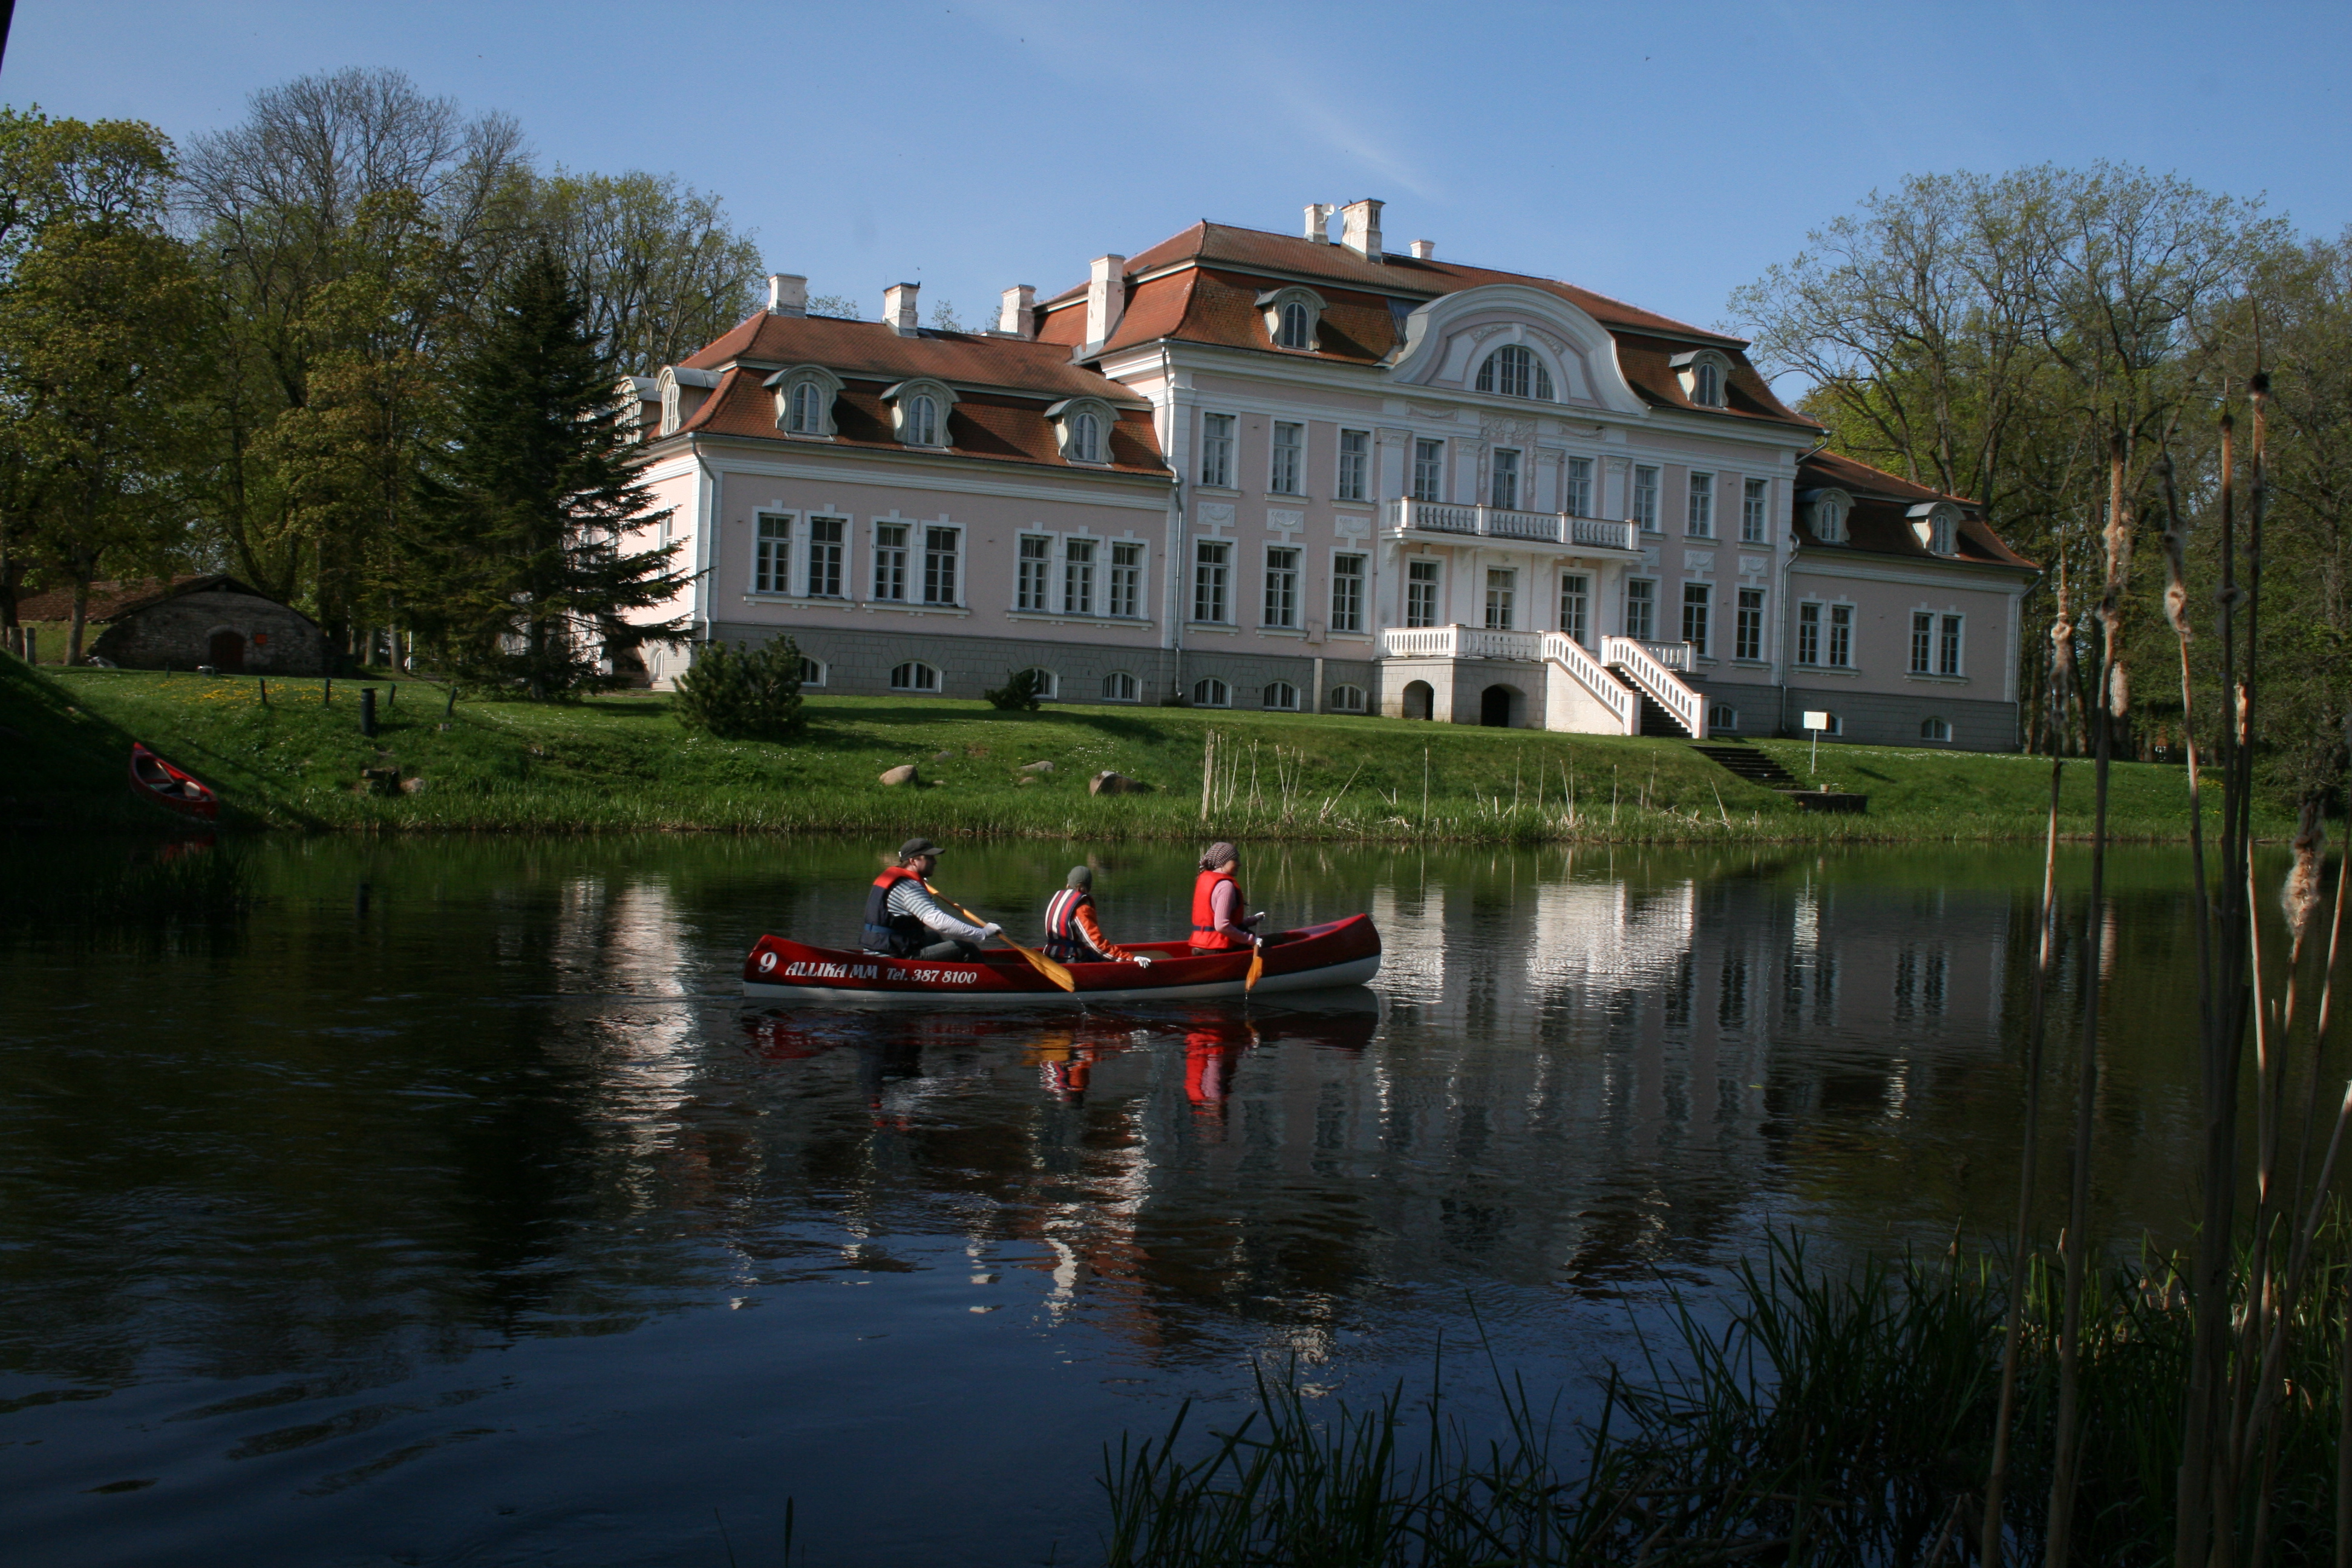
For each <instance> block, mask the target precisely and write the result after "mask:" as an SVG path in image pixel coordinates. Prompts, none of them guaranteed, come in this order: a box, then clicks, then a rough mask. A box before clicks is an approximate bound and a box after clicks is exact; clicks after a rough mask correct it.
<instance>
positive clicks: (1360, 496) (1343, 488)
mask: <svg viewBox="0 0 2352 1568" xmlns="http://www.w3.org/2000/svg"><path fill="white" fill-rule="evenodd" d="M1371 474H1372V433H1371V432H1370V430H1342V431H1340V432H1339V472H1338V473H1337V475H1335V476H1334V478H1335V479H1336V482H1337V487H1338V488H1337V489H1334V490H1333V491H1332V492H1331V495H1332V499H1333V500H1370V499H1371V493H1372V486H1371Z"/></svg>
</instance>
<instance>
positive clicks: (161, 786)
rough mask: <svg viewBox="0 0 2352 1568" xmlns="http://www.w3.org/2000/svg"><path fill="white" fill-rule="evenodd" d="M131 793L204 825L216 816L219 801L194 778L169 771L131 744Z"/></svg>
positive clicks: (168, 766) (158, 759)
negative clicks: (198, 817) (199, 821)
mask: <svg viewBox="0 0 2352 1568" xmlns="http://www.w3.org/2000/svg"><path fill="white" fill-rule="evenodd" d="M131 793H132V794H134V795H139V796H141V797H142V799H146V800H152V801H153V802H154V803H155V804H156V805H160V806H163V807H164V808H166V809H167V810H171V811H176V812H181V813H183V814H184V815H186V816H201V817H203V818H205V820H206V821H211V820H212V819H213V818H215V817H217V816H220V800H219V798H218V797H217V796H215V795H214V794H213V792H212V791H211V790H210V789H209V788H207V787H206V786H205V784H202V783H200V782H198V780H197V779H196V777H195V775H194V774H193V773H184V772H182V771H181V770H180V769H178V768H175V767H173V765H172V764H171V763H167V762H165V761H164V760H163V758H161V757H159V756H157V755H156V754H155V753H154V752H151V751H149V750H148V749H147V748H146V747H145V746H143V745H142V744H140V743H139V742H136V741H133V742H131Z"/></svg>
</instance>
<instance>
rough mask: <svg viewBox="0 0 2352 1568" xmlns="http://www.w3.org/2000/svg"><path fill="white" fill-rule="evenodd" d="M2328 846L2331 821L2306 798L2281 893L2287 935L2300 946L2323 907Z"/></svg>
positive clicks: (2280, 902) (2317, 804)
mask: <svg viewBox="0 0 2352 1568" xmlns="http://www.w3.org/2000/svg"><path fill="white" fill-rule="evenodd" d="M2326 848H2327V825H2326V822H2325V821H2323V820H2322V819H2321V817H2320V815H2319V803H2318V802H2317V801H2305V802H2304V803H2303V819H2302V821H2301V823H2300V824H2299V825H2298V826H2296V828H2295V833H2294V866H2293V867H2292V868H2290V869H2289V870H2288V871H2287V874H2286V886H2285V888H2284V889H2283V890H2282V891H2281V892H2280V895H2279V907H2280V908H2281V909H2282V910H2284V911H2285V912H2286V929H2287V936H2288V938H2289V939H2290V940H2291V941H2292V942H2294V944H2295V945H2296V946H2297V947H2301V946H2302V945H2303V933H2304V932H2305V931H2308V930H2309V929H2310V928H2311V917H2312V915H2313V913H2314V912H2315V910H2318V908H2319V862H2320V858H2321V856H2322V854H2323V853H2324V852H2325V851H2326Z"/></svg>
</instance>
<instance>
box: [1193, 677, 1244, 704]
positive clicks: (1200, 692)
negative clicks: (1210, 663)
mask: <svg viewBox="0 0 2352 1568" xmlns="http://www.w3.org/2000/svg"><path fill="white" fill-rule="evenodd" d="M1233 705H1234V688H1233V683H1232V682H1230V681H1227V680H1222V679H1218V678H1217V677H1216V676H1213V675H1204V676H1202V677H1201V679H1198V680H1196V681H1194V682H1192V706H1193V707H1195V708H1230V707H1232V706H1233Z"/></svg>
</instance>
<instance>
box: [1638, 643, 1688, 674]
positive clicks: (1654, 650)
mask: <svg viewBox="0 0 2352 1568" xmlns="http://www.w3.org/2000/svg"><path fill="white" fill-rule="evenodd" d="M1642 651H1643V653H1646V654H1648V655H1649V656H1650V657H1651V658H1654V659H1656V660H1657V661H1658V662H1659V663H1660V664H1663V665H1664V666H1665V667H1666V668H1668V669H1688V668H1690V667H1691V645H1690V644H1688V643H1686V642H1645V643H1643V645H1642Z"/></svg>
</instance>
